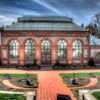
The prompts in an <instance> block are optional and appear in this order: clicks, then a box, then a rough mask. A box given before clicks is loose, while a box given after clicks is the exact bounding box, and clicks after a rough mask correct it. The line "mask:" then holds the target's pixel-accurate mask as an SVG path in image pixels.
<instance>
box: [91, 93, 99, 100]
mask: <svg viewBox="0 0 100 100" xmlns="http://www.w3.org/2000/svg"><path fill="white" fill-rule="evenodd" d="M92 95H93V96H94V97H95V98H96V99H97V100H100V91H99V92H94V93H92Z"/></svg>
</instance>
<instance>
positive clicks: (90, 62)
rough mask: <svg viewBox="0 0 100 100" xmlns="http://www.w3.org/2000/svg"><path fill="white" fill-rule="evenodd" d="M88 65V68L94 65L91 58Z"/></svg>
mask: <svg viewBox="0 0 100 100" xmlns="http://www.w3.org/2000/svg"><path fill="white" fill-rule="evenodd" d="M88 65H89V66H94V65H95V64H94V60H93V58H91V59H90V60H89V62H88Z"/></svg>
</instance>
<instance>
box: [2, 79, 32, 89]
mask: <svg viewBox="0 0 100 100" xmlns="http://www.w3.org/2000/svg"><path fill="white" fill-rule="evenodd" d="M2 83H3V84H5V85H6V86H8V87H10V88H14V89H24V90H31V89H33V88H23V87H19V86H15V85H13V84H12V83H10V81H9V80H3V81H2Z"/></svg>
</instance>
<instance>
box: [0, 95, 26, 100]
mask: <svg viewBox="0 0 100 100" xmlns="http://www.w3.org/2000/svg"><path fill="white" fill-rule="evenodd" d="M0 100H26V97H25V96H24V95H23V94H7V93H0Z"/></svg>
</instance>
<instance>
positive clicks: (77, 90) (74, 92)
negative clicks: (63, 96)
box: [60, 72, 100, 100]
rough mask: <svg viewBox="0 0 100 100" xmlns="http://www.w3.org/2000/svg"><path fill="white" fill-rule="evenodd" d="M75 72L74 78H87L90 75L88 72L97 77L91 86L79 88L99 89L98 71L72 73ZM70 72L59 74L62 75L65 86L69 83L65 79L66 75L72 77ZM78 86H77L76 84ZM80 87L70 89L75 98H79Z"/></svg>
mask: <svg viewBox="0 0 100 100" xmlns="http://www.w3.org/2000/svg"><path fill="white" fill-rule="evenodd" d="M74 74H75V77H76V78H79V77H87V78H90V77H91V76H90V75H89V74H93V76H95V77H96V78H97V84H95V85H94V86H91V87H87V88H80V89H90V90H94V89H100V73H99V72H94V73H74ZM72 75H73V74H72V73H70V74H60V76H61V77H62V80H63V82H64V84H65V85H66V86H68V85H70V84H69V82H68V81H67V80H65V79H66V78H67V77H68V78H70V79H71V78H72ZM83 82H84V81H83ZM79 86H80V85H79ZM77 87H78V86H77ZM80 89H77V88H75V89H71V91H72V92H73V94H74V97H76V98H77V100H79V90H80ZM98 100H99V99H98Z"/></svg>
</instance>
